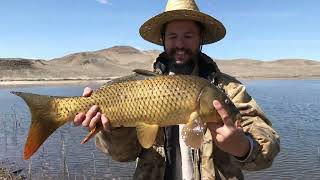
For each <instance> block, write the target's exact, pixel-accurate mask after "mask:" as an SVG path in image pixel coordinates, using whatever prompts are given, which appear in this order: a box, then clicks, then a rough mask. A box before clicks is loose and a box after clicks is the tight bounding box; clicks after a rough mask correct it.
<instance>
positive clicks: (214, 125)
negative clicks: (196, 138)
mask: <svg viewBox="0 0 320 180" xmlns="http://www.w3.org/2000/svg"><path fill="white" fill-rule="evenodd" d="M207 126H208V128H209V129H210V131H211V132H215V133H217V129H219V128H221V127H223V124H222V125H221V124H217V123H213V122H210V123H207Z"/></svg>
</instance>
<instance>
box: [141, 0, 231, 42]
mask: <svg viewBox="0 0 320 180" xmlns="http://www.w3.org/2000/svg"><path fill="white" fill-rule="evenodd" d="M173 20H194V21H198V22H200V23H202V24H203V26H204V37H203V38H204V39H203V44H210V43H214V42H217V41H219V40H221V39H222V38H223V37H224V36H225V34H226V29H225V28H224V26H223V24H222V23H221V22H219V21H218V20H216V19H215V18H213V17H211V16H209V15H207V14H204V13H202V12H200V11H199V8H198V6H197V4H196V3H195V2H194V0H168V3H167V6H166V9H165V11H164V12H163V13H160V14H158V15H156V16H154V17H152V18H151V19H149V20H148V21H146V22H145V23H144V24H143V25H142V26H141V27H140V30H139V32H140V35H141V37H142V38H143V39H145V40H147V41H149V42H152V43H154V44H158V45H162V40H161V34H160V29H161V28H162V26H163V25H164V24H165V23H167V22H170V21H173Z"/></svg>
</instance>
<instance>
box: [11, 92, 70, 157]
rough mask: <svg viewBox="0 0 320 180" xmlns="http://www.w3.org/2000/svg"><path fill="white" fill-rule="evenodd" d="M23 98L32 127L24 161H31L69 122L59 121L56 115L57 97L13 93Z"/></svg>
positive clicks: (25, 148)
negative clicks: (48, 139)
mask: <svg viewBox="0 0 320 180" xmlns="http://www.w3.org/2000/svg"><path fill="white" fill-rule="evenodd" d="M11 93H12V94H15V95H17V96H19V97H21V98H22V99H23V100H24V101H25V102H26V103H27V105H28V106H29V109H30V112H31V125H30V129H29V133H28V138H27V141H26V144H25V147H24V155H23V159H25V160H27V159H29V158H30V157H31V156H32V155H33V154H34V153H35V152H36V151H37V150H38V148H39V147H40V146H41V145H42V143H43V142H44V141H45V140H46V139H47V138H48V137H49V136H50V135H51V134H52V133H53V132H54V131H55V130H56V129H58V128H59V127H60V126H62V125H63V124H65V123H66V122H67V120H59V119H58V118H57V113H55V112H56V111H55V106H56V105H55V102H54V99H55V98H57V97H52V96H44V95H37V94H31V93H23V92H11Z"/></svg>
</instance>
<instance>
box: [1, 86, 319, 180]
mask: <svg viewBox="0 0 320 180" xmlns="http://www.w3.org/2000/svg"><path fill="white" fill-rule="evenodd" d="M244 84H245V85H246V86H247V90H248V92H249V93H250V94H251V95H252V96H253V97H254V98H255V99H256V101H257V102H258V103H259V105H260V106H261V107H262V109H263V110H264V112H265V113H266V114H267V116H268V117H269V118H270V119H271V121H272V123H273V127H274V129H275V130H276V131H277V132H278V133H279V134H280V137H281V152H280V154H279V155H278V156H277V158H276V159H275V161H274V163H273V165H272V167H271V168H268V169H266V170H263V171H257V172H245V177H246V179H320V130H319V129H320V117H319V115H318V112H319V110H320V104H319V102H320V80H261V81H244ZM84 86H85V85H73V86H32V87H31V86H29V87H6V88H5V87H0V163H1V164H2V165H5V166H7V167H9V168H10V169H11V170H12V171H19V172H20V170H21V172H20V173H21V174H23V175H25V176H26V177H28V176H30V174H31V177H32V179H48V178H50V179H61V178H63V177H64V178H65V179H105V178H116V179H131V178H130V177H131V176H132V173H133V172H134V166H135V162H131V163H119V162H115V161H113V160H111V159H109V157H107V156H105V155H104V154H102V153H100V152H99V151H97V150H96V149H95V145H94V141H93V140H91V141H90V142H89V143H87V144H85V145H81V144H80V142H81V140H82V138H83V137H84V136H85V135H86V133H87V130H86V129H82V128H75V127H73V125H72V124H70V123H69V124H68V125H65V126H64V127H62V128H60V129H59V130H57V131H56V132H55V133H54V134H53V135H51V136H50V137H49V139H48V140H47V141H46V142H45V143H44V144H43V145H42V146H41V147H40V149H39V150H38V151H37V152H36V154H35V155H34V156H33V157H32V158H31V160H29V161H24V160H22V153H23V146H24V142H25V139H26V136H27V131H28V128H29V124H30V114H29V112H28V108H27V106H26V105H25V104H24V102H23V101H22V100H21V99H20V98H18V97H16V96H14V95H11V94H10V93H9V92H10V91H24V92H33V93H40V94H48V95H61V96H72V95H81V94H82V90H83V87H84ZM91 86H93V87H98V85H91ZM1 164H0V165H1Z"/></svg>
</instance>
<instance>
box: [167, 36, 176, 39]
mask: <svg viewBox="0 0 320 180" xmlns="http://www.w3.org/2000/svg"><path fill="white" fill-rule="evenodd" d="M168 38H169V39H175V38H177V36H169V37H168Z"/></svg>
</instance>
